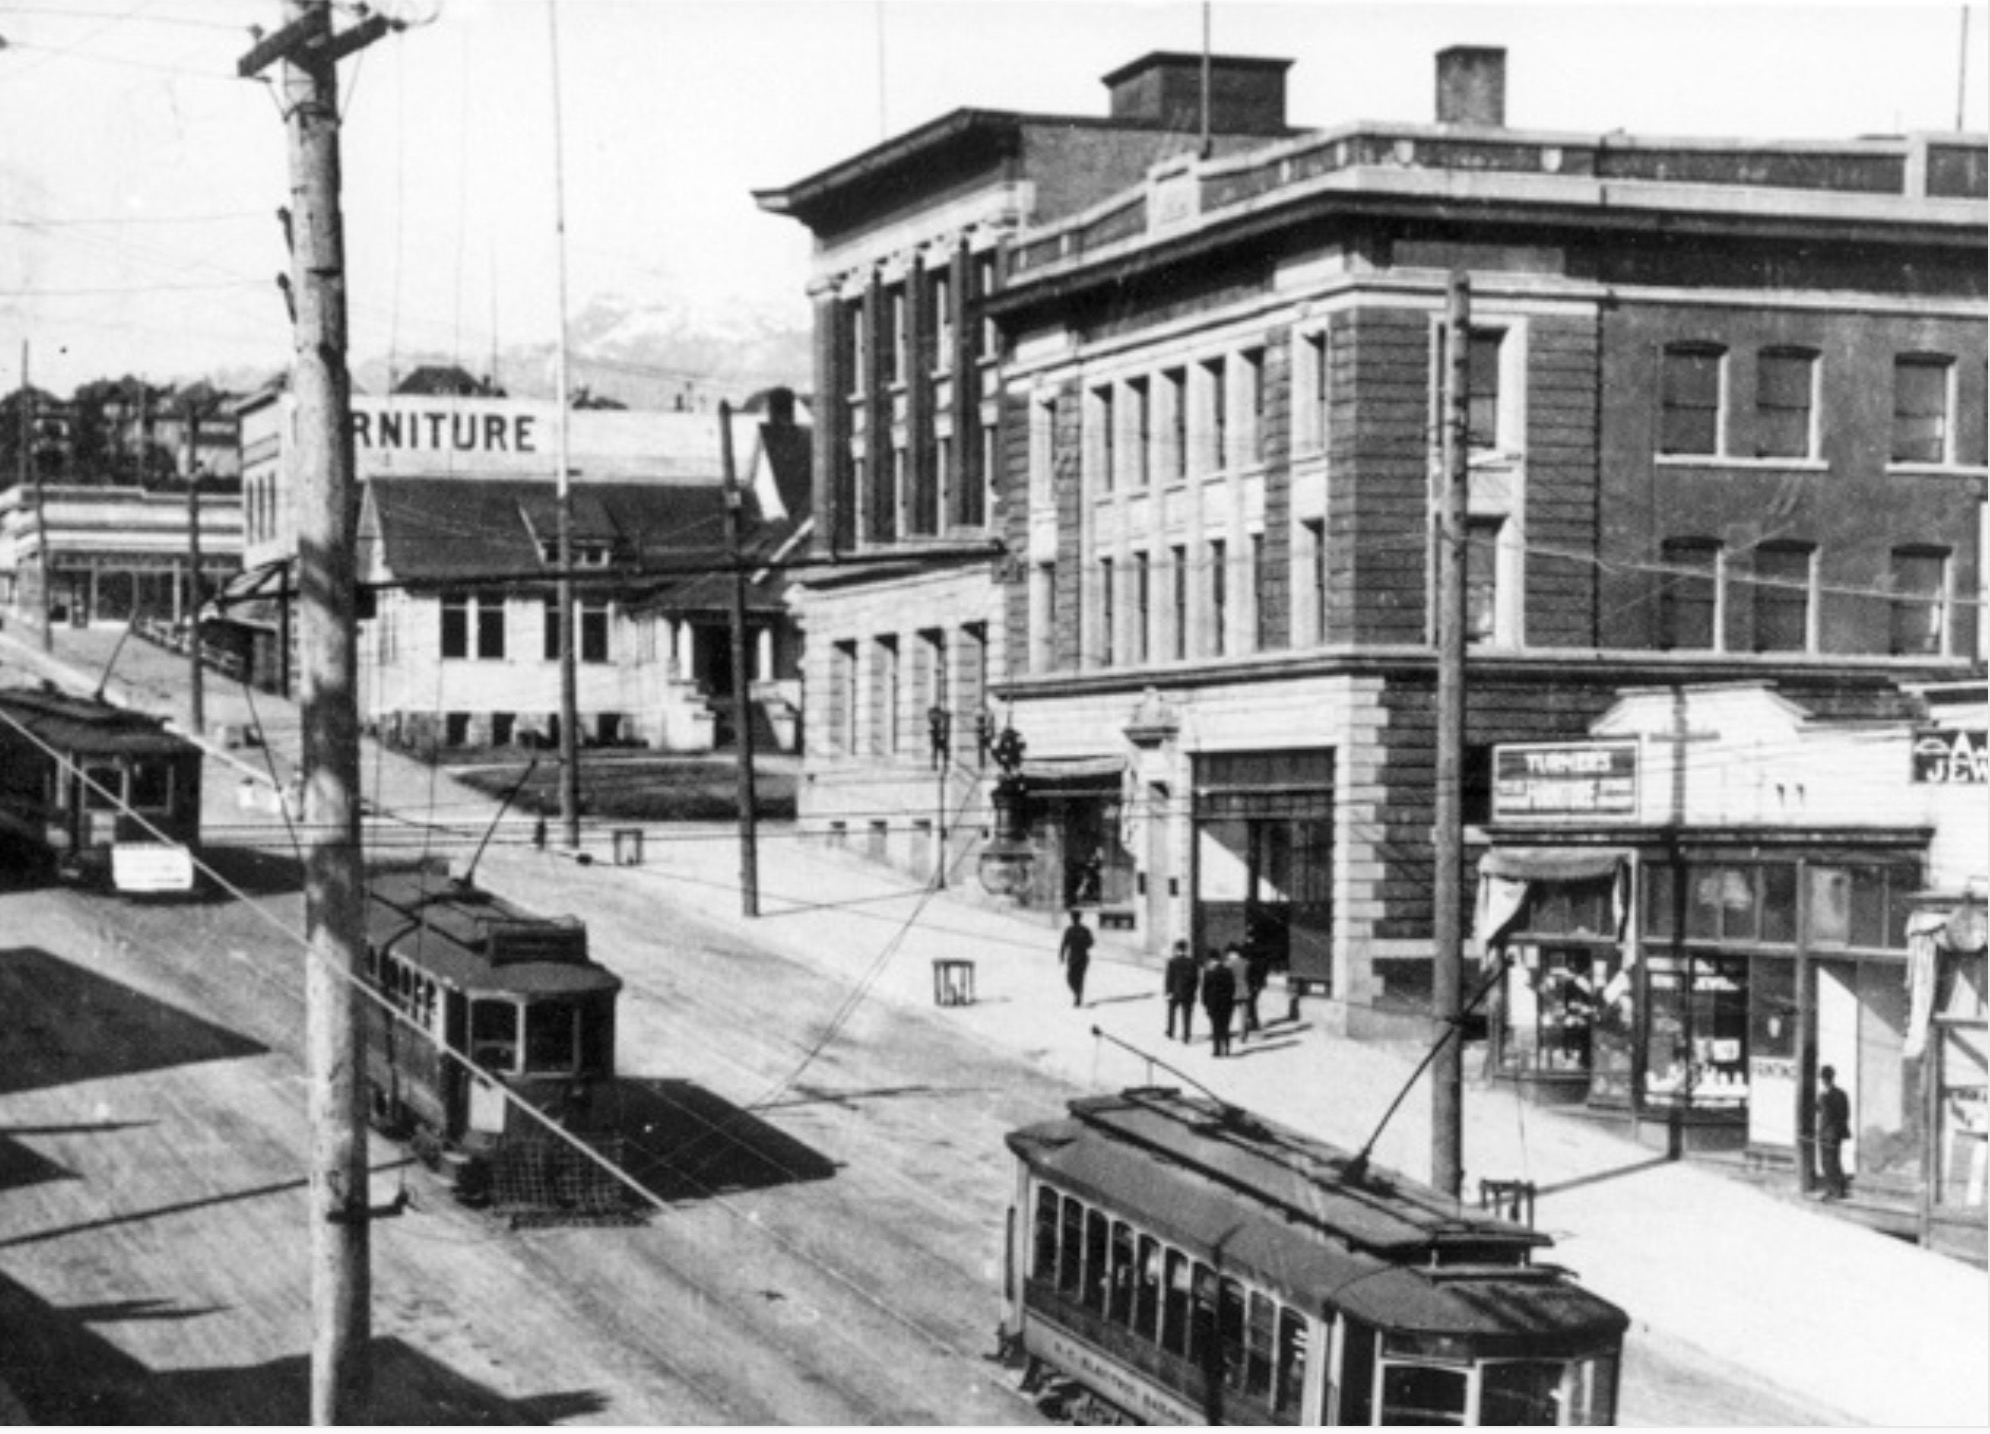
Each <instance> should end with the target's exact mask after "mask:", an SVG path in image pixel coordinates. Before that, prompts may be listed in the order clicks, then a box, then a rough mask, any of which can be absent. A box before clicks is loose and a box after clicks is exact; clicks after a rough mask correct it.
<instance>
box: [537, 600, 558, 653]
mask: <svg viewBox="0 0 1990 1434" xmlns="http://www.w3.org/2000/svg"><path fill="white" fill-rule="evenodd" d="M539 613H540V643H541V645H540V649H539V651H540V655H541V656H542V657H544V658H545V659H546V661H548V662H552V661H554V660H555V659H557V658H558V657H559V655H560V600H559V599H558V598H556V597H549V598H541V599H540V601H539Z"/></svg>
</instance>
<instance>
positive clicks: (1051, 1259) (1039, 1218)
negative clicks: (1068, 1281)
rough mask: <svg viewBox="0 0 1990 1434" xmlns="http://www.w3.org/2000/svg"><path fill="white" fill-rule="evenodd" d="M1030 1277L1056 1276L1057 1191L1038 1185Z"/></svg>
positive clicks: (1048, 1277)
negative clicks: (1034, 1252)
mask: <svg viewBox="0 0 1990 1434" xmlns="http://www.w3.org/2000/svg"><path fill="white" fill-rule="evenodd" d="M1030 1278H1032V1279H1037V1280H1054V1279H1056V1278H1057V1192H1056V1191H1055V1190H1049V1189H1046V1188H1044V1187H1043V1186H1041V1185H1039V1186H1038V1187H1037V1191H1036V1254H1035V1257H1034V1258H1033V1259H1032V1261H1031V1263H1030Z"/></svg>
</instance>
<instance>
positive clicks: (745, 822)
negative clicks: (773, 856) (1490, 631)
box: [719, 399, 760, 916]
mask: <svg viewBox="0 0 1990 1434" xmlns="http://www.w3.org/2000/svg"><path fill="white" fill-rule="evenodd" d="M719 455H720V458H721V460H722V461H723V463H724V464H725V541H726V563H727V564H728V565H729V566H730V567H731V568H732V713H733V723H732V725H733V741H734V742H735V743H736V744H737V756H738V770H739V909H740V912H741V913H742V914H743V915H746V916H758V915H759V914H760V849H759V845H758V836H757V828H756V826H755V823H754V813H753V805H754V802H753V705H752V703H753V676H752V673H751V672H749V671H748V670H747V666H746V565H745V564H744V563H743V562H742V561H741V560H740V553H739V505H740V493H739V482H738V480H737V478H736V477H735V476H734V474H733V468H732V405H731V404H729V403H727V402H726V401H725V400H724V399H720V400H719Z"/></svg>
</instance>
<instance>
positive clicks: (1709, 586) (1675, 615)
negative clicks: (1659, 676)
mask: <svg viewBox="0 0 1990 1434" xmlns="http://www.w3.org/2000/svg"><path fill="white" fill-rule="evenodd" d="M1659 566H1660V568H1661V571H1660V573H1659V575H1658V645H1659V646H1660V647H1662V648H1666V649H1668V650H1673V651H1688V652H1711V651H1713V650H1715V649H1716V648H1718V647H1719V646H1720V645H1721V644H1720V634H1721V623H1720V570H1721V545H1720V544H1719V543H1717V542H1714V541H1712V540H1711V539H1707V538H1668V539H1667V540H1666V541H1665V543H1664V545H1663V546H1662V547H1661V548H1660V549H1659Z"/></svg>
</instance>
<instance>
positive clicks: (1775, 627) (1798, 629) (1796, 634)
mask: <svg viewBox="0 0 1990 1434" xmlns="http://www.w3.org/2000/svg"><path fill="white" fill-rule="evenodd" d="M1812 556H1813V555H1812V551H1811V549H1809V548H1808V547H1802V546H1799V545H1796V544H1792V543H1765V544H1763V545H1762V546H1761V547H1759V548H1757V549H1756V550H1755V650H1756V651H1757V652H1808V651H1809V650H1810V646H1811V642H1810V612H1811V601H1810V589H1811V582H1812V572H1813V569H1814V567H1815V564H1814V563H1813V562H1812Z"/></svg>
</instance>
